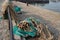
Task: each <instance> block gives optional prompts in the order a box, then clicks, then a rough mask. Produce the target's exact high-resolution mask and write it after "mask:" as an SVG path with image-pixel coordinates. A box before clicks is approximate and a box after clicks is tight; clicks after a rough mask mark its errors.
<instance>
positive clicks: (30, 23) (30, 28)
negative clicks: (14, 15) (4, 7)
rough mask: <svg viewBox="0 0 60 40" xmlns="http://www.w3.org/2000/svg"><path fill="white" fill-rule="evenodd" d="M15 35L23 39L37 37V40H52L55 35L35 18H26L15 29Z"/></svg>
mask: <svg viewBox="0 0 60 40" xmlns="http://www.w3.org/2000/svg"><path fill="white" fill-rule="evenodd" d="M13 33H14V34H16V35H18V36H21V37H25V38H26V37H31V38H35V37H37V38H38V39H37V40H52V39H53V35H52V34H51V32H50V31H49V30H48V27H47V26H46V25H44V24H41V23H40V21H39V19H35V18H34V17H30V18H26V19H25V20H23V21H20V23H19V24H18V25H16V26H14V27H13Z"/></svg>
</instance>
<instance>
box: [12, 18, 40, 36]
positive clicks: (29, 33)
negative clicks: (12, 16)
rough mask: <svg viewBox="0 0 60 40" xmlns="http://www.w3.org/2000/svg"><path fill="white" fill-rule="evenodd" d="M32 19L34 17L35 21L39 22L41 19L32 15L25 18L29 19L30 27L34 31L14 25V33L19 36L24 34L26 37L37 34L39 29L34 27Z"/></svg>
mask: <svg viewBox="0 0 60 40" xmlns="http://www.w3.org/2000/svg"><path fill="white" fill-rule="evenodd" d="M31 19H34V21H36V23H37V24H38V23H39V21H38V20H37V19H35V18H31V17H30V18H26V19H25V21H27V22H28V23H29V27H30V29H31V30H32V31H25V30H23V29H21V28H18V26H16V25H15V26H14V27H13V33H14V34H16V35H18V36H22V37H26V36H27V35H28V36H31V37H34V36H36V32H37V30H36V28H35V27H34V25H33V24H32V22H31Z"/></svg>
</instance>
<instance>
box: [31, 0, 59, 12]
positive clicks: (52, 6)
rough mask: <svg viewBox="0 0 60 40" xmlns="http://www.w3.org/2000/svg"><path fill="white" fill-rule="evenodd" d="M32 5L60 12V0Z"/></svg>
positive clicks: (50, 0)
mask: <svg viewBox="0 0 60 40" xmlns="http://www.w3.org/2000/svg"><path fill="white" fill-rule="evenodd" d="M32 5H34V6H37V7H42V8H45V9H49V10H52V11H55V12H60V0H49V3H34V4H32Z"/></svg>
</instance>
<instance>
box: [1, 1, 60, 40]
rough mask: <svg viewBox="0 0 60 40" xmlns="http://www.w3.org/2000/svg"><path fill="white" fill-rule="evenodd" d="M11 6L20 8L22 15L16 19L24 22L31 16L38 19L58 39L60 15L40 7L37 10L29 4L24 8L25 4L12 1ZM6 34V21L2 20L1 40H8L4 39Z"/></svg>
mask: <svg viewBox="0 0 60 40" xmlns="http://www.w3.org/2000/svg"><path fill="white" fill-rule="evenodd" d="M13 4H15V5H18V6H19V7H21V8H22V12H23V13H22V14H19V15H18V19H20V20H24V19H25V18H27V17H31V16H33V17H35V18H38V19H40V22H41V23H43V24H46V25H47V26H48V27H49V29H50V30H51V31H52V32H53V33H54V35H56V37H57V38H58V40H59V39H60V13H57V12H53V11H50V10H46V9H43V8H41V7H40V8H38V7H35V6H32V5H30V4H29V6H26V4H25V3H21V2H15V1H13ZM2 15H3V14H2V13H1V11H0V16H2ZM0 22H1V21H0ZM0 24H3V19H2V23H0ZM1 27H2V29H1ZM2 30H3V32H2ZM6 32H7V33H8V34H9V32H8V20H4V25H2V26H0V35H3V36H0V39H1V40H2V39H4V38H5V40H8V39H6V36H5V34H7V33H6ZM3 33H4V34H3ZM57 38H56V39H57ZM56 39H55V40H56Z"/></svg>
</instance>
